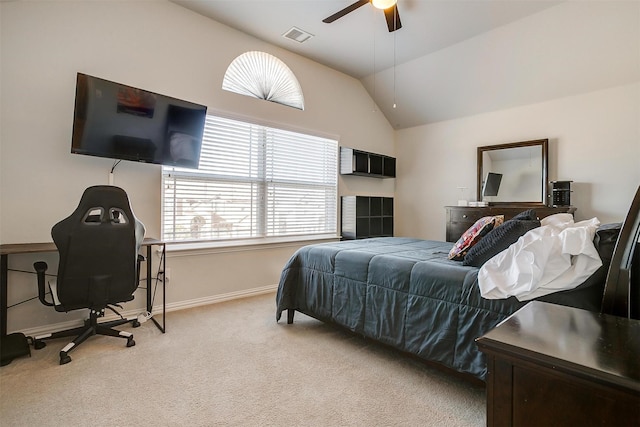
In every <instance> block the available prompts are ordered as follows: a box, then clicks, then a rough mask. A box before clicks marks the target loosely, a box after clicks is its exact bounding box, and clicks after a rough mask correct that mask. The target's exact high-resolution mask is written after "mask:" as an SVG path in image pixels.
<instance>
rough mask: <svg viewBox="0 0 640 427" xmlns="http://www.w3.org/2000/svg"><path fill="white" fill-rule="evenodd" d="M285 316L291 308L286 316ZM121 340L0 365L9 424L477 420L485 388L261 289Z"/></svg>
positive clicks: (51, 348)
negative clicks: (292, 310)
mask: <svg viewBox="0 0 640 427" xmlns="http://www.w3.org/2000/svg"><path fill="white" fill-rule="evenodd" d="M284 317H285V318H286V316H284ZM124 329H126V330H130V331H131V332H133V333H134V336H135V340H136V346H135V347H131V348H126V347H125V340H119V339H116V338H109V337H91V338H90V339H89V340H88V341H87V342H85V343H84V344H82V345H81V346H79V347H78V348H77V349H76V350H74V351H73V352H71V354H70V355H71V357H72V359H73V361H72V362H71V363H69V364H67V365H63V366H60V365H58V351H59V350H60V349H61V348H62V347H63V346H64V345H65V344H66V341H65V340H64V339H62V340H54V341H49V343H48V345H47V347H46V348H45V349H42V350H32V356H31V358H26V357H25V358H20V359H16V360H14V361H13V362H12V363H11V364H9V365H7V366H5V367H2V368H0V424H1V425H2V426H3V427H9V426H92V427H96V426H177V425H182V426H218V425H220V426H222V425H231V426H481V425H484V424H485V391H484V388H483V387H480V386H478V385H476V384H472V383H469V382H466V381H464V380H462V379H460V378H458V377H456V376H452V375H448V374H446V373H443V372H441V371H439V370H436V369H433V368H432V367H428V366H426V365H424V364H422V363H420V362H418V361H416V360H414V359H413V358H410V357H407V356H404V355H401V354H399V353H398V352H395V351H393V350H391V349H388V348H385V347H382V346H379V345H376V344H374V343H372V342H370V341H367V340H365V339H363V338H361V337H358V336H354V335H353V334H349V333H345V332H343V331H341V330H338V329H336V328H334V327H331V326H328V325H325V324H323V323H321V322H318V321H317V320H315V319H311V318H309V317H306V316H303V315H301V314H299V313H296V319H295V322H294V324H293V325H287V324H286V319H285V320H281V321H280V323H276V322H275V296H274V295H273V294H267V295H263V296H258V297H251V298H246V299H241V300H236V301H231V302H225V303H220V304H214V305H210V306H206V307H199V308H195V309H189V310H183V311H177V312H172V313H168V314H167V333H166V334H164V335H163V334H162V333H160V331H158V330H157V329H156V327H155V326H154V325H153V323H152V322H147V323H144V324H143V325H142V327H140V328H136V329H133V328H130V327H125V328H124Z"/></svg>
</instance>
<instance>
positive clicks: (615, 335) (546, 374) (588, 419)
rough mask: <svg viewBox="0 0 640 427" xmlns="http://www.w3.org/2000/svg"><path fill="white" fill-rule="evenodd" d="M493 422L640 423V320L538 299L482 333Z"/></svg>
mask: <svg viewBox="0 0 640 427" xmlns="http://www.w3.org/2000/svg"><path fill="white" fill-rule="evenodd" d="M477 344H478V347H479V349H480V350H481V351H482V352H484V353H485V354H486V356H487V426H489V427H493V426H551V425H556V426H587V425H593V426H595V425H597V426H627V425H629V426H631V425H640V321H639V320H634V319H627V318H625V317H617V316H610V315H606V314H600V313H596V312H590V311H586V310H580V309H577V308H573V307H565V306H561V305H556V304H549V303H544V302H539V301H533V302H531V303H529V304H527V305H525V306H524V307H523V308H521V309H520V310H518V311H517V312H515V313H514V314H513V315H511V316H510V317H508V318H507V319H506V320H504V321H503V322H502V323H500V324H499V325H498V326H497V327H496V328H494V329H493V330H491V331H490V332H488V333H487V334H486V335H484V336H482V337H480V338H478V339H477Z"/></svg>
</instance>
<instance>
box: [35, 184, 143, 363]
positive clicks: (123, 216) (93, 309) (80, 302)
mask: <svg viewBox="0 0 640 427" xmlns="http://www.w3.org/2000/svg"><path fill="white" fill-rule="evenodd" d="M144 231H145V230H144V225H143V224H142V223H141V222H140V221H138V220H137V219H136V217H135V215H134V214H133V211H132V210H131V206H130V204H129V199H128V197H127V194H126V193H125V191H124V190H123V189H121V188H119V187H114V186H108V185H100V186H94V187H89V188H87V189H86V190H85V191H84V194H83V195H82V198H81V199H80V204H79V205H78V207H77V208H76V210H75V211H74V212H73V213H72V214H71V216H69V217H68V218H66V219H64V220H62V221H60V222H59V223H57V224H56V225H54V226H53V228H52V229H51V236H52V237H53V241H54V243H55V245H56V247H57V248H58V252H59V254H60V261H59V264H58V274H57V281H56V282H55V283H49V290H50V291H51V295H52V297H53V302H49V301H47V300H46V298H45V296H46V291H45V272H46V270H47V264H46V263H45V262H42V261H39V262H36V263H34V265H33V266H34V268H35V270H36V273H37V275H38V297H39V299H40V301H41V302H42V303H43V304H45V305H48V306H53V307H54V308H55V309H56V311H60V312H69V311H72V310H78V309H89V310H90V316H89V319H87V320H85V324H84V326H82V327H79V328H73V329H69V330H66V331H60V332H55V333H52V334H47V335H43V336H37V337H35V338H34V347H35V348H36V349H40V348H43V347H44V346H45V343H44V342H43V340H45V339H53V338H61V337H70V336H76V335H77V337H76V338H75V339H74V340H73V342H71V343H69V344H68V345H67V346H66V347H64V348H63V349H62V351H60V364H61V365H63V364H65V363H69V362H70V361H71V358H70V357H69V355H68V353H69V352H70V351H71V350H73V349H74V348H75V347H76V346H78V345H80V344H81V343H82V342H83V341H85V340H86V339H87V338H89V337H90V336H92V335H95V334H100V335H109V336H114V337H121V338H125V339H126V340H127V347H132V346H134V345H135V341H134V340H133V335H132V334H131V333H129V332H122V331H118V330H116V329H112V327H113V326H117V325H122V324H124V323H127V322H131V323H132V324H133V326H140V323H139V322H138V321H137V319H125V318H121V319H119V320H115V321H112V322H105V323H100V324H99V323H98V318H99V317H102V316H104V312H105V308H109V309H111V310H112V311H114V312H116V313H117V311H115V309H114V308H113V307H112V306H117V307H120V306H119V305H118V304H119V303H122V302H126V301H131V300H132V299H133V293H134V292H135V290H136V288H137V287H138V282H139V277H140V262H141V261H142V260H143V259H144V258H143V257H142V256H141V255H139V254H138V251H139V250H140V245H141V244H142V240H143V238H144ZM121 317H122V316H121Z"/></svg>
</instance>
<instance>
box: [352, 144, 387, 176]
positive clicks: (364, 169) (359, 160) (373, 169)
mask: <svg viewBox="0 0 640 427" xmlns="http://www.w3.org/2000/svg"><path fill="white" fill-rule="evenodd" d="M340 174H341V175H360V176H370V177H375V178H395V177H396V159H395V157H389V156H385V155H382V154H375V153H369V152H366V151H360V150H354V149H353V148H348V147H340Z"/></svg>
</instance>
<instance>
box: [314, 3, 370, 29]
mask: <svg viewBox="0 0 640 427" xmlns="http://www.w3.org/2000/svg"><path fill="white" fill-rule="evenodd" d="M367 3H369V0H359V1H357V2H355V3H353V4H352V5H350V6H347V7H345V8H344V9H342V10H341V11H339V12H336V13H334V14H333V15H331V16H329V17H328V18H324V19H323V20H322V22H325V23H327V24H330V23H332V22H333V21H335V20H336V19H338V18H342V17H343V16H344V15H346V14H347V13H351V12H353V11H354V10H356V9H357V8H359V7H361V6H364V5H365V4H367Z"/></svg>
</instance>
